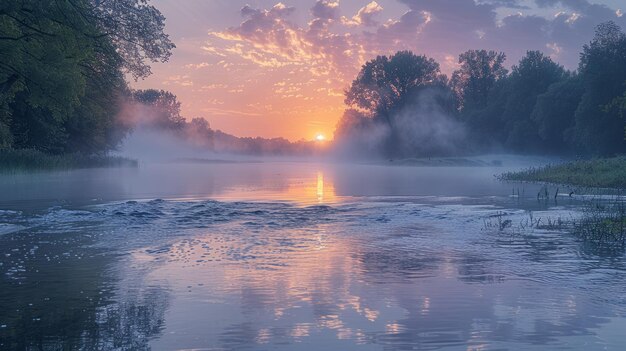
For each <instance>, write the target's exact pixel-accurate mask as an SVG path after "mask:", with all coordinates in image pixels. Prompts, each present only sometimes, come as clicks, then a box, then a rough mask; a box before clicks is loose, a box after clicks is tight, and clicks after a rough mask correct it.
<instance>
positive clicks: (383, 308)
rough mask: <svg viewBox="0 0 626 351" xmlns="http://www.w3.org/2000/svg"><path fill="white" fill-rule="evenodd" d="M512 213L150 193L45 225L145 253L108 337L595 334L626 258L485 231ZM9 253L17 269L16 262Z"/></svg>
mask: <svg viewBox="0 0 626 351" xmlns="http://www.w3.org/2000/svg"><path fill="white" fill-rule="evenodd" d="M313 174H315V175H317V174H316V173H313ZM311 179H313V180H314V181H313V182H310V183H306V184H308V185H304V187H310V189H311V191H312V192H310V193H307V194H313V198H314V199H315V198H316V196H317V189H318V182H317V179H318V177H317V176H315V177H313V178H311ZM324 180H326V179H324ZM327 184H328V182H324V186H328V185H327ZM307 191H309V190H307ZM324 196H326V193H324ZM498 211H499V209H497V208H492V207H480V206H474V207H471V206H458V205H456V206H449V205H416V204H409V203H387V204H383V203H366V204H359V205H353V204H346V205H341V206H335V207H328V206H320V205H316V206H309V207H297V206H290V205H286V204H281V203H240V202H239V203H221V202H216V201H200V202H174V201H148V202H127V203H121V204H113V205H104V206H97V207H95V208H94V209H93V212H90V211H74V212H71V211H62V210H60V209H56V210H52V211H51V213H49V214H46V215H45V216H44V217H43V219H41V220H39V222H37V221H35V222H36V223H41V221H45V223H46V226H47V227H46V228H47V229H46V230H50V231H51V232H53V233H55V235H60V233H63V231H67V230H68V228H80V230H81V231H83V232H85V233H88V234H89V236H88V238H90V240H94V241H95V242H97V245H95V244H94V245H95V247H98V248H100V249H103V251H104V252H112V254H113V256H107V257H115V256H114V255H116V254H119V253H127V252H131V253H133V255H131V256H128V257H129V258H128V260H129V261H127V262H123V265H124V267H125V269H119V270H115V271H114V273H115V274H117V275H119V277H116V278H115V279H113V280H112V283H110V284H111V285H114V286H116V287H119V288H121V289H122V293H120V292H118V293H117V295H115V296H117V297H118V299H116V300H115V301H113V302H114V303H113V304H112V305H108V306H109V307H107V308H104V309H101V310H99V311H100V313H101V315H100V317H99V318H100V319H99V320H100V321H102V323H103V326H102V327H103V328H109V327H112V328H113V329H116V330H120V331H123V333H122V335H117V334H115V335H114V334H107V333H106V332H99V333H100V335H101V337H102V338H106V339H107V340H109V339H111V338H113V339H114V338H121V339H120V340H128V338H127V335H139V339H138V340H139V342H140V343H143V344H145V343H148V342H149V343H150V346H153V347H154V348H155V349H170V348H173V347H174V346H176V347H178V348H200V347H206V346H207V345H211V346H221V347H222V348H223V349H226V350H230V349H241V348H246V347H248V348H258V346H259V345H263V348H267V349H277V348H278V349H279V348H283V349H295V348H297V346H298V345H304V344H307V343H308V344H316V343H325V344H327V345H330V346H329V347H336V348H340V347H343V349H345V348H350V346H351V345H360V344H375V345H377V346H381V347H384V348H387V349H411V348H414V347H416V346H419V347H420V348H422V349H438V348H441V347H445V346H451V347H461V346H470V347H471V348H476V349H480V348H481V347H487V348H498V347H501V348H507V347H509V348H510V347H511V345H517V346H519V345H522V346H524V347H528V348H533V347H535V348H538V349H541V348H546V347H553V346H558V345H560V344H559V343H560V342H561V339H562V338H570V337H579V338H583V339H584V340H587V341H588V340H591V339H593V338H594V335H593V334H594V332H595V331H596V330H598V329H601V328H603V326H604V325H605V323H607V322H608V318H609V317H616V316H618V315H620V314H622V315H623V314H624V313H625V312H626V311H625V310H624V308H623V302H624V298H623V296H622V295H621V294H620V293H619V292H620V291H622V292H623V289H624V288H626V286H625V285H626V284H625V282H626V273H625V272H626V271H624V270H622V269H621V267H623V256H622V257H618V256H615V255H614V256H612V257H611V258H609V259H606V258H600V257H597V256H591V254H590V253H584V254H581V252H580V245H579V243H578V242H576V241H575V240H573V238H572V237H569V236H567V235H566V234H563V233H550V232H536V233H534V234H532V235H506V236H505V235H502V234H501V233H490V232H486V231H483V230H481V229H482V226H483V222H482V218H483V217H484V216H485V215H490V214H493V213H496V212H498ZM510 215H511V216H512V218H514V219H515V220H518V219H519V218H520V217H521V216H523V215H524V214H523V211H518V212H516V211H512V212H511V214H510ZM516 216H517V217H516ZM24 224H25V225H26V226H28V221H26V223H24ZM7 235H9V237H11V238H13V237H16V235H17V234H15V235H14V234H7ZM5 237H6V235H5V236H3V237H2V239H0V240H8V239H4V238H5ZM7 238H8V237H7ZM33 240H34V239H33ZM0 243H2V242H1V241H0ZM68 245H71V243H69V244H68ZM0 247H1V248H2V249H3V250H5V251H6V247H8V246H7V245H6V244H5V245H4V246H0ZM585 255H586V256H585ZM581 256H583V257H582V258H581ZM0 260H4V261H3V262H7V263H6V264H5V265H4V266H3V267H4V268H2V269H7V268H9V266H10V265H11V264H12V263H11V262H12V261H11V259H8V258H3V257H2V256H1V255H0ZM83 262H84V261H83ZM78 263H79V261H78V259H76V264H77V266H76V267H79V265H78ZM31 264H32V263H29V265H31ZM137 266H139V267H140V268H141V269H144V270H141V269H139V268H137ZM43 267H44V266H41V268H42V269H43ZM103 267H104V268H98V269H97V270H96V271H101V270H103V269H106V267H108V266H106V265H104V266H103ZM615 267H617V268H615ZM65 279H66V278H65ZM133 280H136V283H135V284H134V285H133V284H131V283H129V281H133ZM590 284H602V286H603V289H601V290H599V289H591V287H593V285H590ZM163 287H165V288H163ZM123 290H127V291H128V292H129V294H124V293H123ZM132 292H136V294H135V293H132ZM620 306H621V307H620ZM166 308H167V310H166ZM164 321H165V322H164ZM163 328H164V329H163ZM94 330H97V329H94ZM96 334H97V333H94V334H93V335H95V336H94V338H95V339H94V340H97V338H98V336H97V335H96ZM157 335H158V337H156V336H157ZM153 336H154V337H153ZM124 338H126V339H124ZM515 343H518V344H515ZM600 343H601V341H600ZM140 346H141V345H137V347H138V348H139V347H140ZM355 348H356V347H355Z"/></svg>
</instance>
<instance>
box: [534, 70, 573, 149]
mask: <svg viewBox="0 0 626 351" xmlns="http://www.w3.org/2000/svg"><path fill="white" fill-rule="evenodd" d="M583 93H584V87H583V85H582V82H581V80H580V77H579V76H577V75H574V74H570V75H568V76H567V77H566V78H565V79H564V80H562V81H559V82H556V83H554V84H552V85H550V87H549V88H548V91H546V92H545V93H543V94H541V95H539V96H538V97H537V103H536V104H535V107H534V108H533V112H532V114H531V119H532V120H533V121H534V122H535V123H536V124H537V127H538V132H539V137H540V138H541V140H542V143H543V146H544V147H545V148H546V150H548V151H550V152H553V153H569V152H570V148H571V143H572V135H571V134H572V132H573V128H574V122H575V120H574V115H575V113H576V109H577V108H578V105H579V104H580V99H581V98H582V95H583Z"/></svg>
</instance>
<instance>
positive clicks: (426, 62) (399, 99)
mask: <svg viewBox="0 0 626 351" xmlns="http://www.w3.org/2000/svg"><path fill="white" fill-rule="evenodd" d="M445 82H446V78H445V76H444V75H442V74H441V72H440V70H439V64H438V63H437V62H435V60H433V59H431V58H427V57H426V56H423V55H421V56H418V55H415V54H413V53H412V52H410V51H400V52H397V53H396V54H395V55H393V56H390V57H387V56H378V57H376V58H375V59H373V60H371V61H369V62H367V63H366V64H365V65H364V66H363V67H362V68H361V71H360V72H359V75H358V76H357V78H356V79H355V80H354V81H353V82H352V85H351V86H350V89H348V91H346V99H345V102H346V104H347V105H349V106H354V107H357V108H361V109H363V110H365V111H367V112H368V113H370V114H372V115H375V117H376V118H384V119H385V120H386V121H387V123H388V124H390V125H392V124H393V121H392V116H391V114H392V113H393V111H394V110H397V109H398V108H400V107H401V106H402V105H403V104H405V103H406V102H407V100H408V99H409V98H410V97H411V96H412V95H413V94H415V92H416V90H417V89H419V88H423V87H427V86H429V85H435V84H442V83H445Z"/></svg>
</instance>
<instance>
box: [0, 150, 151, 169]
mask: <svg viewBox="0 0 626 351" xmlns="http://www.w3.org/2000/svg"><path fill="white" fill-rule="evenodd" d="M138 166H139V162H138V161H137V160H133V159H129V158H125V157H121V156H111V155H96V154H82V153H71V154H60V155H50V154H47V153H44V152H41V151H37V150H32V149H21V150H2V151H0V173H10V172H29V171H52V170H70V169H81V168H104V167H133V168H136V167H138Z"/></svg>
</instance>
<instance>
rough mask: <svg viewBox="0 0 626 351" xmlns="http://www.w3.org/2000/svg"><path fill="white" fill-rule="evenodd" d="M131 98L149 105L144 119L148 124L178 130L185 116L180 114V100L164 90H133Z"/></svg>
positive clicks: (181, 126) (183, 122) (182, 124)
mask: <svg viewBox="0 0 626 351" xmlns="http://www.w3.org/2000/svg"><path fill="white" fill-rule="evenodd" d="M132 96H133V100H134V101H136V102H138V103H141V104H143V105H145V106H147V107H150V111H148V114H149V116H147V119H146V120H144V122H145V123H147V124H148V125H151V126H154V127H157V128H161V129H168V130H180V129H182V128H183V127H184V125H185V118H184V117H183V116H181V115H180V101H178V99H177V98H176V95H174V94H172V93H171V92H169V91H165V90H155V89H146V90H135V91H133V93H132Z"/></svg>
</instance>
